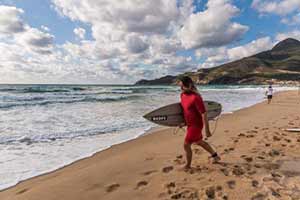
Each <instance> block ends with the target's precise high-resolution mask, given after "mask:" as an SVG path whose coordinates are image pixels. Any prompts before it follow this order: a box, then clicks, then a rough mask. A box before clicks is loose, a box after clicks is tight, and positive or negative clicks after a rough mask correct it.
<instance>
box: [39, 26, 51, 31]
mask: <svg viewBox="0 0 300 200" xmlns="http://www.w3.org/2000/svg"><path fill="white" fill-rule="evenodd" d="M41 29H42V30H43V31H46V32H49V31H50V29H49V27H47V26H44V25H42V26H41Z"/></svg>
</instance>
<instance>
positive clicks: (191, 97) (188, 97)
mask: <svg viewBox="0 0 300 200" xmlns="http://www.w3.org/2000/svg"><path fill="white" fill-rule="evenodd" d="M181 106H182V109H183V115H184V118H185V122H186V125H187V126H188V127H198V128H201V129H202V128H203V120H202V114H203V113H205V112H206V109H205V106H204V102H203V100H202V97H201V96H200V95H199V94H197V93H194V92H192V93H181Z"/></svg>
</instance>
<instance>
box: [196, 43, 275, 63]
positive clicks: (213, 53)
mask: <svg viewBox="0 0 300 200" xmlns="http://www.w3.org/2000/svg"><path fill="white" fill-rule="evenodd" d="M274 44H275V43H274V42H273V41H272V39H271V38H270V37H263V38H259V39H257V40H253V41H251V42H250V43H247V44H245V45H241V46H237V47H233V48H226V47H221V48H215V49H210V50H207V49H206V50H203V51H202V52H201V49H200V50H199V52H197V54H198V55H199V56H202V57H207V59H206V60H205V62H204V63H203V64H201V67H203V68H209V67H215V66H218V65H221V64H224V63H226V62H230V61H234V60H238V59H241V58H244V57H248V56H251V55H254V54H256V53H259V52H262V51H266V50H270V49H271V48H272V47H273V46H274Z"/></svg>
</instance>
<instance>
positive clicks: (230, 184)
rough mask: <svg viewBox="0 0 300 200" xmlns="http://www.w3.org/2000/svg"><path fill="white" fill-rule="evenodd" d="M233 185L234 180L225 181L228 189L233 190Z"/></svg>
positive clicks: (234, 183)
mask: <svg viewBox="0 0 300 200" xmlns="http://www.w3.org/2000/svg"><path fill="white" fill-rule="evenodd" d="M235 185H236V182H235V180H230V181H227V186H228V187H229V188H230V189H234V188H235Z"/></svg>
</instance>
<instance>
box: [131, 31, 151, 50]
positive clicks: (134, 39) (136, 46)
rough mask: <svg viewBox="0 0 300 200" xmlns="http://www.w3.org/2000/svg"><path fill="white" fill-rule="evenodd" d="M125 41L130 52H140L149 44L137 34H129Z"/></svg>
mask: <svg viewBox="0 0 300 200" xmlns="http://www.w3.org/2000/svg"><path fill="white" fill-rule="evenodd" d="M126 42H127V47H128V50H129V51H130V52H131V53H142V52H143V51H145V50H147V49H148V48H149V45H148V44H147V43H146V42H145V41H144V40H143V39H142V37H140V36H139V35H137V34H130V35H129V36H128V37H127V38H126Z"/></svg>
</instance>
